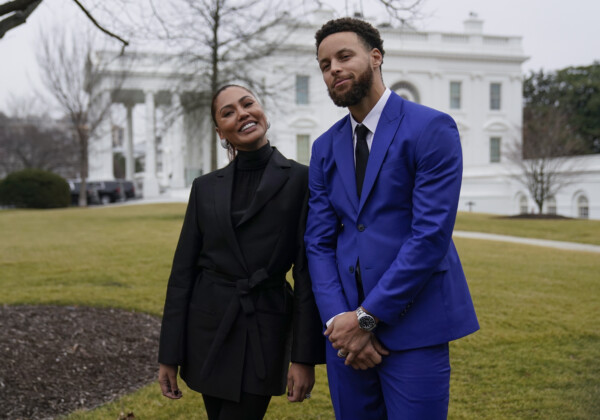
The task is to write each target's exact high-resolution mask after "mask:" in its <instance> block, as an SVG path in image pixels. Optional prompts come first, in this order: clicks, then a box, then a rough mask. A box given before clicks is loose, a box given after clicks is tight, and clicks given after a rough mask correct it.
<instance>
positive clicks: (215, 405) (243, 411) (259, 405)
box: [202, 392, 271, 420]
mask: <svg viewBox="0 0 600 420" xmlns="http://www.w3.org/2000/svg"><path fill="white" fill-rule="evenodd" d="M202 399H203V400H204V406H205V407H206V413H207V414H208V419H209V420H262V418H263V417H264V416H265V413H266V412H267V407H268V406H269V402H270V401H271V397H270V396H269V395H255V394H248V393H246V392H242V395H241V396H240V402H235V401H229V400H224V399H222V398H217V397H211V396H209V395H204V394H202Z"/></svg>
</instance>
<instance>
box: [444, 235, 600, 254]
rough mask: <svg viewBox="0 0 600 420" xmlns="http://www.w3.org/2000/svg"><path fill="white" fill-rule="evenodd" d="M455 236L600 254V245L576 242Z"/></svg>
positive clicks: (506, 236) (515, 237)
mask: <svg viewBox="0 0 600 420" xmlns="http://www.w3.org/2000/svg"><path fill="white" fill-rule="evenodd" d="M453 236H454V237H456V238H468V239H483V240H489V241H501V242H513V243H517V244H525V245H534V246H545V247H548V248H557V249H563V250H568V251H584V252H596V253H600V245H589V244H580V243H576V242H563V241H551V240H549V239H535V238H522V237H520V236H509V235H498V234H495V233H481V232H465V231H463V230H455V231H454V233H453Z"/></svg>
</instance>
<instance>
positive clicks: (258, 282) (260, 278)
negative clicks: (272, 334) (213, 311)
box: [201, 268, 285, 379]
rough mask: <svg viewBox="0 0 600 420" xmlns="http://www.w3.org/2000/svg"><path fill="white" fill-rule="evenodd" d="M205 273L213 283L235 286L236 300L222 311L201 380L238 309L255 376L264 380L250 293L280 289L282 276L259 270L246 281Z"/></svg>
mask: <svg viewBox="0 0 600 420" xmlns="http://www.w3.org/2000/svg"><path fill="white" fill-rule="evenodd" d="M207 272H208V273H209V274H210V276H208V277H210V278H211V280H212V281H214V282H215V283H217V284H219V285H221V286H225V287H235V289H236V292H237V297H238V299H235V298H233V299H231V301H230V302H229V305H228V306H227V309H226V310H225V314H224V315H223V319H222V320H221V323H220V324H219V328H218V329H217V332H216V334H215V338H214V340H213V343H212V345H211V346H210V349H209V351H208V356H207V357H206V360H205V361H204V366H203V368H202V373H201V376H202V377H204V378H207V377H208V376H210V374H211V371H212V368H213V366H214V365H215V362H216V359H217V356H218V355H219V352H220V350H221V347H222V345H223V343H224V342H225V339H226V338H227V335H228V334H229V332H230V331H231V329H232V328H233V325H234V323H235V320H236V318H237V316H238V313H239V311H240V308H241V309H242V310H243V312H244V315H245V316H246V320H247V321H248V332H249V339H250V346H251V347H252V355H253V358H254V367H255V370H256V375H257V376H258V377H259V378H260V379H265V377H266V368H265V361H264V357H263V352H262V346H261V344H260V333H259V329H258V320H257V318H256V311H255V307H254V302H253V299H252V292H255V291H257V290H265V289H273V288H276V287H281V286H283V285H284V284H285V274H283V275H280V276H269V273H268V272H267V270H266V269H264V268H261V269H259V270H256V271H255V272H254V273H252V275H251V276H250V277H248V278H245V279H234V278H232V277H230V276H227V275H225V274H221V273H217V272H214V271H208V270H207Z"/></svg>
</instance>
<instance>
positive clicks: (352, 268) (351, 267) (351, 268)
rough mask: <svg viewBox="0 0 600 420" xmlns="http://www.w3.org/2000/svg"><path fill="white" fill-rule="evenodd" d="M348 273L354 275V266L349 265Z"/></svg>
mask: <svg viewBox="0 0 600 420" xmlns="http://www.w3.org/2000/svg"><path fill="white" fill-rule="evenodd" d="M348 271H350V274H354V266H353V265H351V266H350V268H349V269H348Z"/></svg>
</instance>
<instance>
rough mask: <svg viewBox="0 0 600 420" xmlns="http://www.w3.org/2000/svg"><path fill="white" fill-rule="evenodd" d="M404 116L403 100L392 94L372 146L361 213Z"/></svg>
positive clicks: (362, 195) (361, 200)
mask: <svg viewBox="0 0 600 420" xmlns="http://www.w3.org/2000/svg"><path fill="white" fill-rule="evenodd" d="M403 116H404V113H403V112H402V98H400V97H399V96H398V95H396V94H395V93H394V92H392V94H391V95H390V97H389V99H388V101H387V103H386V105H385V107H384V108H383V112H382V113H381V117H380V118H379V123H378V124H377V129H376V130H375V137H374V138H373V144H372V145H371V151H370V153H369V160H368V162H367V170H366V172H365V180H364V183H363V188H362V193H361V195H360V204H359V206H358V211H359V212H360V211H361V210H362V208H363V206H364V204H365V201H366V200H367V198H368V197H369V194H370V193H371V190H372V189H373V185H374V184H375V180H376V179H377V174H379V171H380V170H381V165H382V164H383V159H384V158H385V155H386V153H387V151H388V148H389V147H390V144H392V141H393V140H394V137H395V136H396V131H397V130H398V127H399V126H400V122H402V118H403Z"/></svg>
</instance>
